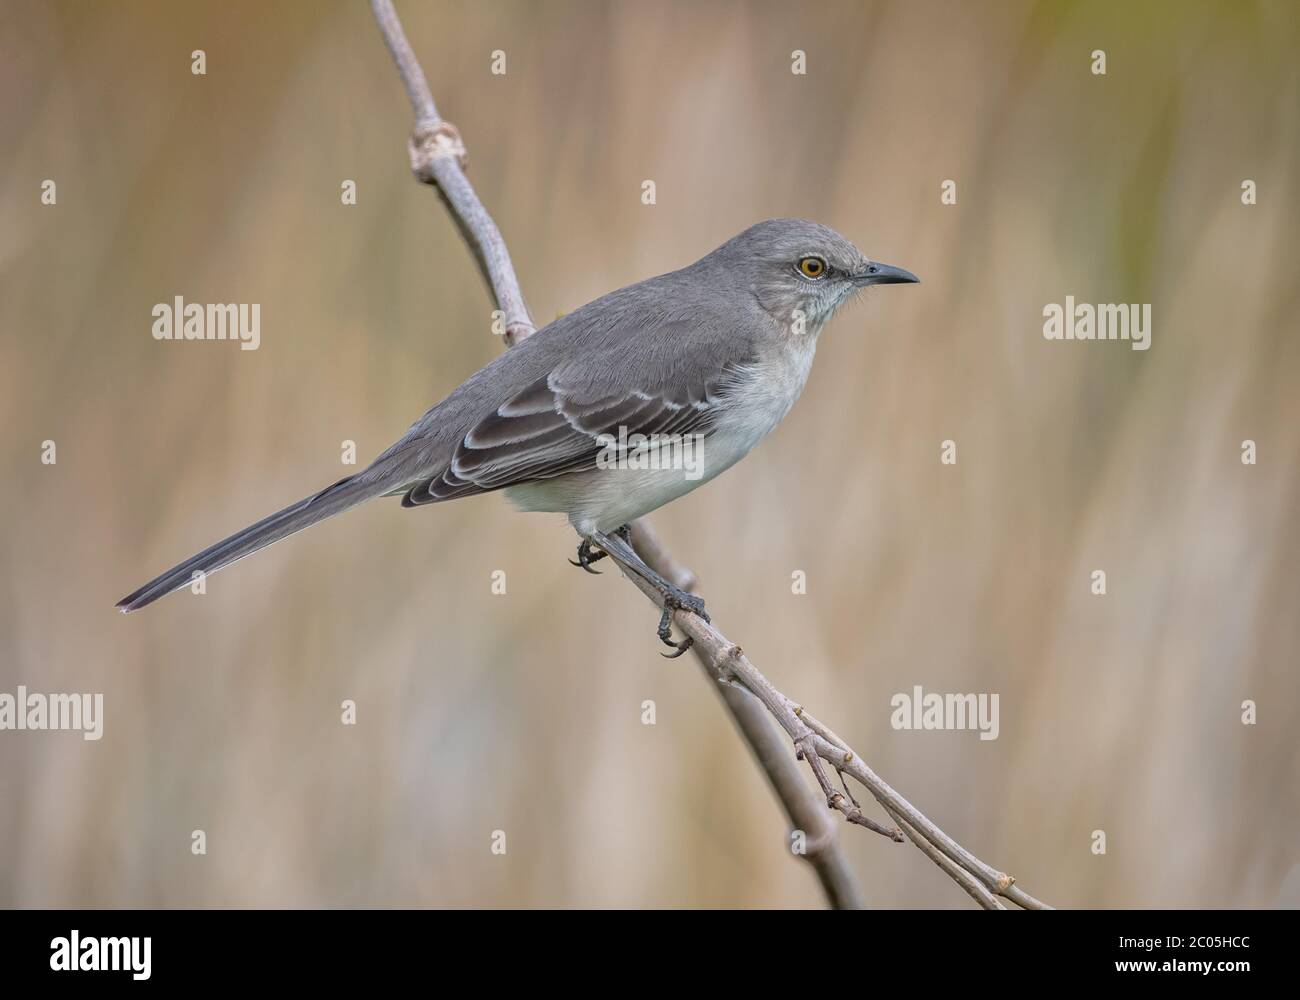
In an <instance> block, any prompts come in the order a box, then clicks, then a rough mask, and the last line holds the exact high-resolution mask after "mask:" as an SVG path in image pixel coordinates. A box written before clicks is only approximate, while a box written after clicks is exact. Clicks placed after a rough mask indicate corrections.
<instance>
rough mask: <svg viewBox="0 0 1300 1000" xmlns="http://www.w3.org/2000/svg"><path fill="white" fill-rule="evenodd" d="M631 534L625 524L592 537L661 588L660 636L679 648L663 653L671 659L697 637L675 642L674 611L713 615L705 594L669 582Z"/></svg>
mask: <svg viewBox="0 0 1300 1000" xmlns="http://www.w3.org/2000/svg"><path fill="white" fill-rule="evenodd" d="M629 534H630V528H629V526H628V525H624V526H623V527H622V528H619V529H618V530H617V531H615V532H613V533H612V534H609V535H606V534H605V533H604V532H600V531H593V532H592V533H591V536H590V538H589V539H588V541H592V542H595V543H596V546H597V547H598V548H600V549H603V550H604V551H605V552H607V553H608V554H609V555H611V556H613V557H614V558H615V559H616V560H617V561H618V562H619V563H621V564H622V565H623V567H624V568H625V569H627V570H628V571H629V572H632V573H635V574H636V575H637V576H639V577H640V578H641V579H642V580H644V581H645V582H646V583H648V584H650V586H652V587H653V588H654V589H655V590H656V591H657V592H658V594H659V596H660V598H661V599H662V601H663V609H664V611H663V614H662V615H661V616H660V617H659V638H660V640H661V641H662V642H663V643H664V645H666V646H671V647H672V648H673V649H674V650H675V652H672V653H664V654H663V655H664V656H666V657H668V659H670V660H671V659H675V658H676V657H678V656H681V655H682V654H683V653H684V652H686V651H687V650H688V649H690V648H691V645H692V644H693V643H694V642H695V640H694V639H692V638H691V637H690V636H689V635H688V636H687V637H686V638H685V639H683V640H682V641H681V642H673V633H672V622H673V612H674V611H677V610H683V611H690V612H692V613H694V614H697V615H699V616H700V617H701V618H703V619H704V620H705V621H706V622H707V621H708V620H709V615H708V613H707V612H706V611H705V610H704V598H702V597H697V596H696V595H694V594H688V593H687V592H686V591H684V590H682V588H681V587H677V586H674V585H673V584H671V583H669V582H668V581H667V580H665V579H664V578H663V577H662V576H660V575H659V574H658V573H656V572H655V571H654V570H652V569H651V568H650V567H649V566H647V565H646V564H645V563H644V562H643V561H642V560H641V557H640V556H639V555H637V554H636V550H635V549H633V548H632V546H631V544H630V543H629V542H628V535H629ZM584 544H586V542H584ZM579 555H581V552H579Z"/></svg>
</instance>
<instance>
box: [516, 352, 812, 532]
mask: <svg viewBox="0 0 1300 1000" xmlns="http://www.w3.org/2000/svg"><path fill="white" fill-rule="evenodd" d="M816 350H817V337H816V336H815V335H814V334H804V335H802V336H794V337H788V338H784V339H782V341H781V342H780V343H779V344H777V345H775V346H774V347H773V348H772V349H771V351H770V352H769V353H768V355H767V356H765V357H762V358H760V359H759V360H758V361H757V362H755V363H754V364H752V365H750V366H749V367H748V368H746V369H745V370H744V371H743V372H740V373H738V374H737V376H736V378H735V380H734V382H733V387H732V388H731V389H729V391H728V393H727V396H728V400H727V402H726V403H724V404H723V406H722V408H721V409H719V411H718V416H717V418H716V421H715V423H714V426H713V428H712V430H711V431H710V432H709V434H708V436H707V437H706V438H705V440H704V443H703V453H702V459H703V466H702V469H701V470H700V475H699V476H698V478H690V477H688V476H687V474H686V471H685V470H683V469H681V468H662V469H629V468H608V469H595V470H592V471H589V472H579V473H573V474H571V475H567V476H560V477H557V478H555V479H549V480H541V481H538V482H535V483H527V484H524V485H521V486H512V487H510V488H509V489H507V490H506V491H505V492H506V497H507V498H508V499H509V500H510V502H511V503H513V504H514V505H515V506H516V507H518V508H519V509H520V510H530V511H551V512H559V513H564V514H567V515H568V516H569V523H570V524H572V525H573V527H574V528H575V529H576V530H577V531H578V533H579V534H581V535H584V536H585V535H589V534H591V532H592V531H602V532H610V531H613V530H614V529H615V528H617V527H620V526H621V525H624V524H626V523H627V522H629V521H632V520H635V519H636V518H638V517H641V516H642V515H644V514H648V513H650V512H651V511H652V510H656V509H657V508H659V507H662V506H663V505H664V504H666V503H669V502H670V501H673V500H676V499H677V498H678V497H680V496H684V495H685V494H687V493H689V492H691V490H693V489H695V488H696V487H698V486H702V485H704V483H707V482H708V481H709V480H710V479H713V478H714V477H715V476H717V475H719V474H721V473H722V472H725V471H726V470H727V469H729V468H731V466H733V465H735V464H736V463H737V462H738V461H740V460H741V459H742V458H744V457H745V456H746V455H748V454H749V452H750V451H751V450H752V449H753V448H754V446H755V445H757V444H758V442H759V441H761V440H763V438H765V437H766V436H767V435H768V434H769V433H770V432H771V431H772V429H773V428H774V427H776V425H777V424H779V423H780V422H781V421H782V419H784V417H785V415H786V414H787V413H789V412H790V407H792V406H793V405H794V402H795V400H796V399H798V398H799V395H800V393H802V392H803V387H804V385H805V384H806V383H807V381H808V372H809V371H810V370H811V369H812V362H813V355H814V354H815V353H816ZM664 464H668V463H664Z"/></svg>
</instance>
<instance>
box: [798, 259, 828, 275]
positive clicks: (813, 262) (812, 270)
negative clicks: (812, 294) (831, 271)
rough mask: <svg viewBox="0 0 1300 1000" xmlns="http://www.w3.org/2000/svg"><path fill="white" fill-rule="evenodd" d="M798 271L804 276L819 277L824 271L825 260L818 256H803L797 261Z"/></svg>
mask: <svg viewBox="0 0 1300 1000" xmlns="http://www.w3.org/2000/svg"><path fill="white" fill-rule="evenodd" d="M799 273H800V274H802V275H803V276H804V277H805V278H814V279H815V278H820V277H821V276H822V275H823V274H825V273H826V261H824V260H822V259H821V258H820V257H805V258H804V259H803V260H801V261H799Z"/></svg>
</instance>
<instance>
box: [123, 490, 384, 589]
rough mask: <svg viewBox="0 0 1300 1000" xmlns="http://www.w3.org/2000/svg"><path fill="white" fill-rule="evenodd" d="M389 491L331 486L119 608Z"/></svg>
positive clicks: (232, 539)
mask: <svg viewBox="0 0 1300 1000" xmlns="http://www.w3.org/2000/svg"><path fill="white" fill-rule="evenodd" d="M385 491H386V490H385V487H384V486H383V485H382V484H379V483H376V482H374V481H370V482H362V481H360V480H359V479H358V478H357V477H356V476H348V477H347V478H346V479H340V480H339V481H338V482H337V483H335V484H334V485H333V486H327V487H326V488H325V489H323V490H321V491H320V492H319V493H316V494H313V495H312V496H309V497H307V498H306V499H305V500H299V501H298V502H297V503H295V504H290V505H289V506H288V507H286V508H284V510H280V511H276V512H275V513H274V514H272V515H271V516H270V517H264V518H262V520H260V521H258V522H257V523H256V524H252V525H249V526H248V527H247V528H245V529H244V530H243V531H237V532H235V533H234V534H233V535H231V536H230V537H229V538H226V539H223V540H222V541H220V542H217V544H215V545H210V546H208V547H207V548H206V549H204V550H203V551H202V552H200V553H199V554H198V555H196V556H191V557H190V558H189V559H186V560H185V561H184V562H183V563H181V564H180V565H178V566H173V567H172V568H171V569H169V570H168V571H167V572H166V573H163V574H162V575H161V576H158V577H155V578H154V579H152V580H150V581H149V582H148V583H146V584H145V585H144V586H143V587H141V588H140V589H139V590H137V591H136V592H135V593H133V594H129V595H127V596H126V597H124V598H122V599H121V600H120V601H118V602H117V608H118V610H119V611H121V612H122V613H123V614H126V613H127V612H130V611H135V610H137V609H138V608H143V607H144V606H145V605H146V604H152V603H153V602H154V601H156V600H158V598H160V597H164V596H166V595H167V594H170V593H171V592H172V591H173V590H179V589H180V588H181V587H184V586H186V585H187V584H189V583H190V582H191V581H192V580H193V579H194V575H195V574H196V573H200V572H201V573H203V574H205V575H207V574H211V573H215V572H216V571H217V570H219V569H221V568H222V567H223V566H229V565H230V564H231V563H232V562H234V561H235V560H237V559H242V558H244V556H246V555H250V554H251V553H253V552H256V551H257V550H258V549H260V548H263V547H265V546H267V545H270V544H271V543H272V542H278V541H279V540H280V539H281V538H286V537H288V536H289V535H292V534H293V533H294V532H295V531H301V530H302V529H303V528H306V527H309V526H310V525H313V524H315V523H316V522H317V521H323V520H325V518H327V517H331V516H333V515H334V514H339V513H342V512H343V511H345V510H347V509H348V508H350V507H355V506H356V505H357V504H359V503H363V502H364V501H366V500H370V499H372V498H374V497H377V496H380V495H382V494H383V493H384V492H385Z"/></svg>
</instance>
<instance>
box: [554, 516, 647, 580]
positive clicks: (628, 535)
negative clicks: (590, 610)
mask: <svg viewBox="0 0 1300 1000" xmlns="http://www.w3.org/2000/svg"><path fill="white" fill-rule="evenodd" d="M613 533H614V534H615V535H617V536H618V537H619V538H621V539H623V541H625V542H628V543H630V542H631V541H632V525H630V524H625V525H623V527H621V528H616V529H614V532H613ZM606 555H608V553H606V552H604V551H602V550H601V549H593V548H592V547H591V539H589V538H584V539H583V540H582V542H581V543H580V544H579V545H578V558H577V560H576V561H575V560H573V559H570V560H569V564H570V565H571V566H577V567H578V568H580V569H585V570H586V571H587V572H588V573H590V574H591V575H592V576H600V570H598V569H592V568H591V564H592V563H594V562H600V561H601V560H602V559H604V558H605V556H606Z"/></svg>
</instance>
